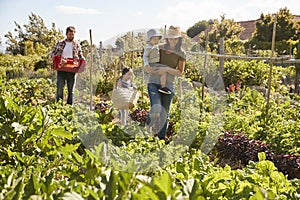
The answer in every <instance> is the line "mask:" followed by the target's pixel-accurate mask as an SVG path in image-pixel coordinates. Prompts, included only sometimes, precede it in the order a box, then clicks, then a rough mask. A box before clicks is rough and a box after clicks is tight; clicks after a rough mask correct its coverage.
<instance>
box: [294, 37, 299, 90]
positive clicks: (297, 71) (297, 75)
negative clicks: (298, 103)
mask: <svg viewBox="0 0 300 200" xmlns="http://www.w3.org/2000/svg"><path fill="white" fill-rule="evenodd" d="M299 58H300V35H299V36H298V48H297V56H296V59H299ZM299 78H300V64H299V63H297V64H296V78H295V94H299V92H300V88H299Z"/></svg>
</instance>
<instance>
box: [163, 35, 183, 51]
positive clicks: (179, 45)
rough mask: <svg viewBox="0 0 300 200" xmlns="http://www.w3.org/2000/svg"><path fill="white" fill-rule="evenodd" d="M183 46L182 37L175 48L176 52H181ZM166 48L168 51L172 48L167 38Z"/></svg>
mask: <svg viewBox="0 0 300 200" xmlns="http://www.w3.org/2000/svg"><path fill="white" fill-rule="evenodd" d="M181 46H182V37H179V38H178V42H177V44H176V46H175V50H176V51H180V50H181ZM165 48H166V49H169V48H170V43H169V40H168V39H167V38H166V44H165Z"/></svg>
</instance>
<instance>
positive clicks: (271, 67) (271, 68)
mask: <svg viewBox="0 0 300 200" xmlns="http://www.w3.org/2000/svg"><path fill="white" fill-rule="evenodd" d="M276 23H277V15H275V17H274V25H273V35H272V52H271V58H273V57H274V49H275V36H276ZM272 70H273V61H272V60H271V62H270V70H269V79H268V91H267V107H266V124H267V123H268V118H269V116H268V114H269V113H268V112H269V106H270V105H269V104H270V93H271V85H272Z"/></svg>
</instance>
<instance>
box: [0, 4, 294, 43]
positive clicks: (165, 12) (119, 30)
mask: <svg viewBox="0 0 300 200" xmlns="http://www.w3.org/2000/svg"><path fill="white" fill-rule="evenodd" d="M284 7H287V8H288V9H289V10H290V12H291V13H292V14H294V15H300V6H299V0H95V1H92V0H72V1H67V0H1V1H0V39H1V40H2V44H4V43H5V41H6V39H5V38H4V34H6V33H8V31H11V32H12V33H15V32H14V28H15V27H16V26H15V24H14V22H17V23H18V24H20V25H24V24H28V22H29V17H28V16H29V15H31V13H34V14H37V15H39V16H40V17H41V18H42V19H43V20H44V22H45V24H46V26H47V27H48V28H51V24H52V23H55V24H56V27H57V28H59V29H60V30H62V31H63V34H64V35H65V29H66V27H67V26H69V25H73V26H75V27H76V35H75V37H76V39H77V40H81V41H82V40H88V41H90V34H89V30H91V32H92V42H93V44H96V45H97V46H98V45H99V42H100V41H102V42H103V43H104V44H106V43H108V42H109V41H110V40H111V39H112V38H114V37H116V36H118V35H121V34H124V33H127V32H129V31H136V30H140V29H142V30H147V29H149V28H163V27H165V25H166V26H167V27H169V26H170V25H177V26H179V27H180V28H181V29H182V31H184V32H185V31H186V30H187V29H188V28H189V27H191V26H193V25H194V24H195V23H197V22H198V21H201V20H209V19H220V16H221V15H225V17H226V19H234V20H235V21H246V20H254V19H258V18H259V17H260V15H261V13H263V14H269V13H270V14H271V13H276V12H278V11H279V9H280V8H284Z"/></svg>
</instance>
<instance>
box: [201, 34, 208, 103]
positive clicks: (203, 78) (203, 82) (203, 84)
mask: <svg viewBox="0 0 300 200" xmlns="http://www.w3.org/2000/svg"><path fill="white" fill-rule="evenodd" d="M207 48H208V30H205V49H204V51H205V55H204V63H203V76H202V103H203V101H204V86H205V68H206V63H207V54H206V53H207Z"/></svg>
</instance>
